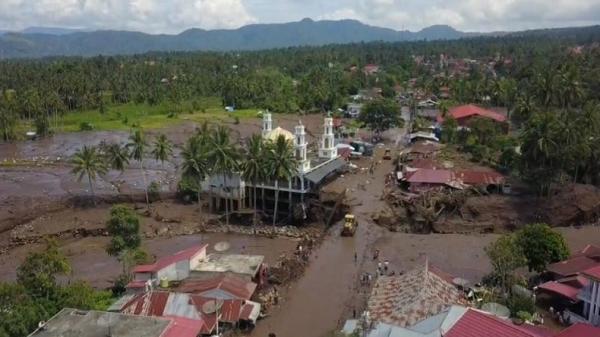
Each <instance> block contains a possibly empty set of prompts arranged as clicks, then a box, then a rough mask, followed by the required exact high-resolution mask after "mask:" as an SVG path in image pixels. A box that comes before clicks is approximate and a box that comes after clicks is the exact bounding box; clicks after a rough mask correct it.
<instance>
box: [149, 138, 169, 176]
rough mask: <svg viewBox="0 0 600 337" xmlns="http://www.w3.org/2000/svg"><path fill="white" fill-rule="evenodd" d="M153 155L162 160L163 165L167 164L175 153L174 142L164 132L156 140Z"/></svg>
mask: <svg viewBox="0 0 600 337" xmlns="http://www.w3.org/2000/svg"><path fill="white" fill-rule="evenodd" d="M152 155H153V156H154V159H156V160H157V161H158V160H160V163H161V165H162V167H163V168H164V166H165V161H167V160H168V159H169V157H170V156H171V155H173V144H172V143H171V141H169V139H168V138H167V136H165V134H164V133H161V134H160V135H158V137H156V139H155V140H154V148H153V149H152Z"/></svg>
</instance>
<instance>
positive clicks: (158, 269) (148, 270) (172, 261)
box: [127, 244, 208, 289]
mask: <svg viewBox="0 0 600 337" xmlns="http://www.w3.org/2000/svg"><path fill="white" fill-rule="evenodd" d="M206 247H208V245H206V244H204V245H197V246H193V247H190V248H188V249H185V250H182V251H180V252H178V253H176V254H174V255H171V256H167V257H163V258H160V259H158V260H157V261H156V262H154V263H152V264H144V265H138V266H136V267H135V268H133V281H132V282H130V283H129V284H128V285H127V288H129V289H140V288H144V287H146V285H148V284H150V285H152V286H156V285H157V284H158V282H159V280H161V279H166V280H168V281H181V280H184V279H186V278H187V277H189V275H190V271H191V270H193V269H194V268H195V267H196V266H197V265H198V264H199V263H200V261H202V260H203V259H205V258H206Z"/></svg>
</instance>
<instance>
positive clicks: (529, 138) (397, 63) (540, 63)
mask: <svg viewBox="0 0 600 337" xmlns="http://www.w3.org/2000/svg"><path fill="white" fill-rule="evenodd" d="M598 41H600V29H599V28H598V27H589V28H584V29H578V30H575V31H573V30H569V29H567V30H550V31H547V32H546V33H544V31H540V32H539V33H538V34H527V35H522V36H519V35H511V36H505V37H478V38H469V39H461V40H455V41H437V42H402V43H361V44H348V45H329V46H323V47H303V48H286V49H274V50H265V51H254V52H235V53H233V52H229V53H208V52H207V53H149V54H144V55H136V56H110V57H105V56H98V57H93V58H64V57H61V58H47V59H41V60H5V61H2V62H0V73H1V74H2V76H1V77H0V92H1V93H2V95H1V98H0V137H1V139H3V140H4V141H11V140H14V139H15V138H16V137H17V136H18V135H17V130H19V125H22V124H23V123H31V124H32V125H33V126H35V129H36V131H37V133H38V134H39V135H46V134H49V133H51V132H52V129H53V125H54V126H56V125H57V120H60V118H61V116H64V114H77V113H78V112H79V111H84V110H90V109H96V110H97V111H100V113H102V112H104V111H105V110H106V109H107V107H108V106H114V105H120V104H125V103H130V104H142V103H144V104H148V105H157V104H169V105H170V106H171V107H172V110H175V111H174V113H177V111H176V110H177V109H178V108H179V107H180V106H181V103H182V102H186V103H190V104H191V105H192V106H193V108H194V109H196V110H200V109H202V103H201V101H200V98H202V97H209V96H211V97H214V96H216V97H220V99H221V102H222V105H223V106H234V107H235V108H236V109H242V108H258V109H269V110H271V111H274V112H283V113H296V112H302V113H310V112H326V111H336V109H337V108H341V107H343V106H344V105H345V104H346V103H348V101H349V96H350V95H354V94H356V93H357V92H359V90H361V89H368V88H372V87H378V88H380V89H381V94H382V96H383V98H384V99H390V100H391V99H394V98H396V97H397V95H398V94H399V92H403V91H406V90H407V89H408V88H410V87H412V88H413V89H416V90H418V91H420V92H422V93H423V94H424V96H427V95H435V94H439V92H440V89H441V88H443V87H448V88H449V90H450V92H451V100H449V101H446V102H443V103H444V104H443V105H442V106H444V107H447V106H451V105H454V104H458V103H478V104H483V105H495V106H504V107H506V108H507V109H508V111H509V114H510V118H511V120H512V122H513V123H512V125H513V129H514V130H518V133H516V131H515V133H514V136H513V137H512V141H510V142H506V141H502V142H500V141H498V142H493V141H492V142H491V143H493V144H488V145H489V147H490V149H491V150H490V151H491V152H493V153H494V154H498V156H500V154H501V155H502V156H503V157H499V159H497V160H496V161H501V160H502V161H503V162H504V163H509V162H510V163H512V164H511V165H510V166H512V167H511V169H514V168H520V169H522V170H521V171H522V172H523V175H524V176H525V177H531V178H532V179H534V180H536V182H537V183H538V185H539V187H540V188H541V189H544V187H545V186H546V187H547V185H548V184H549V182H551V181H554V180H556V179H557V178H559V179H563V180H564V179H572V180H574V181H580V180H585V181H586V182H593V183H599V182H600V179H599V176H598V173H599V171H600V167H599V166H600V165H599V162H600V160H598V158H600V149H599V146H598V142H597V141H594V139H595V138H594V137H597V134H598V132H600V126H599V125H598V124H599V123H600V117H599V116H598V115H599V112H598V103H597V102H598V101H599V99H600V48H599V47H598ZM441 55H444V57H445V59H446V60H448V59H450V60H463V63H465V62H466V64H467V68H466V70H465V71H462V72H458V73H457V72H453V71H452V67H450V66H448V65H447V64H446V65H444V64H442V63H441V62H440V59H441ZM367 64H376V65H378V66H379V67H380V71H379V72H377V73H376V74H368V73H367V72H364V71H361V69H362V67H363V66H365V65H367ZM28 125H29V124H28ZM489 138H490V137H486V140H483V139H481V140H480V139H475V142H479V143H482V142H483V143H486V144H487V143H490V141H489V140H488V139H489ZM507 144H510V145H520V150H521V153H522V156H523V158H528V159H527V160H523V161H518V164H519V165H518V166H519V167H517V164H515V163H516V161H515V160H514V158H512V157H514V156H515V155H514V154H510V153H509V152H510V151H506V150H507V149H506V148H505V147H506V145H507ZM565 144H566V145H568V146H563V145H565ZM507 153H508V154H507ZM498 156H496V157H498ZM511 156H512V157H511ZM507 158H509V159H510V160H509V159H507ZM541 177H543V178H541ZM540 180H544V181H540ZM546 180H547V181H546Z"/></svg>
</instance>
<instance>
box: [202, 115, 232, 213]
mask: <svg viewBox="0 0 600 337" xmlns="http://www.w3.org/2000/svg"><path fill="white" fill-rule="evenodd" d="M210 146H211V149H210V152H209V159H210V162H211V163H212V164H213V173H216V174H221V175H222V176H223V189H222V190H223V191H226V190H228V187H227V178H228V177H230V176H231V174H232V173H233V172H235V171H237V170H238V166H239V165H238V158H239V153H238V151H237V149H236V148H235V147H234V146H233V145H232V144H231V140H230V138H229V129H227V128H226V127H224V126H222V125H220V126H218V127H217V128H216V129H214V130H213V133H212V137H211V139H210ZM230 197H232V196H231V195H229V194H227V196H226V198H225V219H226V223H227V225H229V201H230V199H231V198H230Z"/></svg>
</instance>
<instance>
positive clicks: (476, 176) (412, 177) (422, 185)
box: [402, 167, 505, 193]
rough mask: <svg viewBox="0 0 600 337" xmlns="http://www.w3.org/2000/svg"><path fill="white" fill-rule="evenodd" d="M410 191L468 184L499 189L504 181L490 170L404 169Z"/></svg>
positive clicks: (457, 187)
mask: <svg viewBox="0 0 600 337" xmlns="http://www.w3.org/2000/svg"><path fill="white" fill-rule="evenodd" d="M402 177H403V179H402V180H403V181H405V182H406V183H407V184H408V190H409V191H410V192H413V193H416V192H423V191H427V190H430V189H435V188H445V187H448V188H454V189H465V188H467V187H469V186H474V187H480V188H484V189H486V190H488V191H492V190H494V189H496V190H499V189H500V188H501V186H502V185H504V183H505V178H504V176H503V175H502V174H500V173H498V172H496V171H491V170H485V171H484V170H459V171H453V170H444V169H437V168H436V167H433V168H431V169H429V168H418V169H415V170H410V169H409V170H406V172H405V173H403V175H402Z"/></svg>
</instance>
